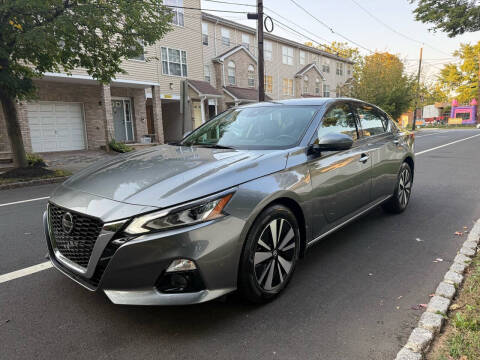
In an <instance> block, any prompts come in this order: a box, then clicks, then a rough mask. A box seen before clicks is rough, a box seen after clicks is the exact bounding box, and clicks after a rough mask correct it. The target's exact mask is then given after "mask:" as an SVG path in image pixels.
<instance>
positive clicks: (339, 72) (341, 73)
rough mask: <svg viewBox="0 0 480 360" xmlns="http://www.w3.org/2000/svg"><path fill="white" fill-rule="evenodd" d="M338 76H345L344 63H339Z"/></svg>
mask: <svg viewBox="0 0 480 360" xmlns="http://www.w3.org/2000/svg"><path fill="white" fill-rule="evenodd" d="M337 75H343V63H341V62H337Z"/></svg>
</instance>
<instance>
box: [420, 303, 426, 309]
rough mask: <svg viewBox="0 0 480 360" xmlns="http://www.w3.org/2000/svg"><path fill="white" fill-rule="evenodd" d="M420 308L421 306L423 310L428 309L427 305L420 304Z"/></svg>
mask: <svg viewBox="0 0 480 360" xmlns="http://www.w3.org/2000/svg"><path fill="white" fill-rule="evenodd" d="M418 306H420V307H421V308H424V309H426V308H427V304H418Z"/></svg>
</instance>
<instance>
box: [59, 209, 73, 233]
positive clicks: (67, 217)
mask: <svg viewBox="0 0 480 360" xmlns="http://www.w3.org/2000/svg"><path fill="white" fill-rule="evenodd" d="M62 228H63V232H64V233H65V234H70V233H71V232H72V230H73V216H72V214H70V213H69V212H67V213H65V214H64V215H63V216H62Z"/></svg>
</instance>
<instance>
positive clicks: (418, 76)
mask: <svg viewBox="0 0 480 360" xmlns="http://www.w3.org/2000/svg"><path fill="white" fill-rule="evenodd" d="M422 54H423V48H420V60H419V61H418V74H417V91H416V94H415V108H414V110H413V124H412V131H413V130H415V125H416V122H417V102H418V93H419V91H420V71H421V70H422Z"/></svg>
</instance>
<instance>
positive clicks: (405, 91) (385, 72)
mask: <svg viewBox="0 0 480 360" xmlns="http://www.w3.org/2000/svg"><path fill="white" fill-rule="evenodd" d="M415 86H416V84H415V77H413V76H409V75H407V74H406V73H405V69H404V65H403V63H402V61H401V60H400V59H399V58H398V56H396V55H392V54H389V53H387V52H383V53H379V52H377V53H374V54H372V55H369V56H365V57H364V58H363V61H362V62H361V65H360V68H359V70H358V72H357V73H356V74H354V79H353V84H352V96H354V97H356V98H358V99H361V100H364V101H367V102H370V103H372V104H375V105H378V106H379V107H381V108H382V109H384V110H385V111H387V112H388V113H390V115H392V116H393V118H394V119H398V118H399V117H400V115H401V114H402V113H403V112H405V111H406V110H408V109H409V107H410V105H411V102H412V100H413V98H414V93H415V92H414V89H415Z"/></svg>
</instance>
